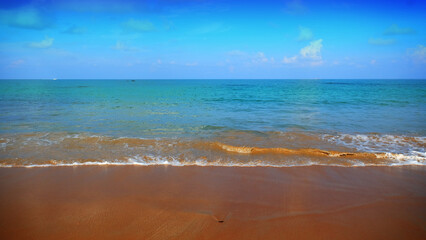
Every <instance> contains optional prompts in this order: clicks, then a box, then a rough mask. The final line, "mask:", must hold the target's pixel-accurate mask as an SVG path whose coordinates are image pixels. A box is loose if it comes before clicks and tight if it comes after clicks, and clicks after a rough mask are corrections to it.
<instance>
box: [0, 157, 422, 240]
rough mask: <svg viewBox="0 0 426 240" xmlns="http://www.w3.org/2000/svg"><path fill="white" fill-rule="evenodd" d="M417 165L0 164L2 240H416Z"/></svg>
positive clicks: (419, 182) (419, 193)
mask: <svg viewBox="0 0 426 240" xmlns="http://www.w3.org/2000/svg"><path fill="white" fill-rule="evenodd" d="M425 189H426V167H424V166H366V167H340V166H300V167H280V168H276V167H218V166H214V167H212V166H206V167H198V166H184V167H175V166H169V165H164V166H135V165H133V166H111V165H109V166H74V167H72V168H71V167H60V168H58V167H35V168H26V167H11V168H0V212H1V213H2V214H1V215H0V238H4V239H10V238H12V237H13V238H14V239H58V238H68V239H115V238H124V239H135V238H139V239H200V238H201V239H217V238H224V239H259V238H264V239H279V238H285V239H312V238H315V239H321V238H328V239H330V238H333V239H336V238H338V239H342V238H345V239H401V238H406V239H407V238H409V239H422V238H425V237H426V229H425V228H424V226H426V218H425V216H426V190H425Z"/></svg>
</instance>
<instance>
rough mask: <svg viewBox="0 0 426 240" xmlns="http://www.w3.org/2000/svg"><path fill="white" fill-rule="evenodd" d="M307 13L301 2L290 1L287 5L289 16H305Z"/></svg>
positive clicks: (296, 0)
mask: <svg viewBox="0 0 426 240" xmlns="http://www.w3.org/2000/svg"><path fill="white" fill-rule="evenodd" d="M306 11H307V9H306V7H305V5H304V4H303V2H302V1H301V0H290V1H286V3H285V12H286V13H288V14H293V15H296V14H303V13H305V12H306Z"/></svg>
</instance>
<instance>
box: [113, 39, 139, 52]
mask: <svg viewBox="0 0 426 240" xmlns="http://www.w3.org/2000/svg"><path fill="white" fill-rule="evenodd" d="M112 49H114V50H118V51H125V52H136V51H139V48H136V47H130V46H127V45H125V44H123V43H122V42H120V41H117V43H116V44H115V45H114V46H112Z"/></svg>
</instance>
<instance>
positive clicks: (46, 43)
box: [28, 37, 55, 48]
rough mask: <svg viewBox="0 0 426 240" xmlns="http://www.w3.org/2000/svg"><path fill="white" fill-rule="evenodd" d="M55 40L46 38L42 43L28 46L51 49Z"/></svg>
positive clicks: (32, 43)
mask: <svg viewBox="0 0 426 240" xmlns="http://www.w3.org/2000/svg"><path fill="white" fill-rule="evenodd" d="M54 40H55V39H53V38H49V37H46V38H45V39H44V40H42V41H40V42H31V43H29V44H28V46H29V47H32V48H49V47H51V46H52V45H53V41H54Z"/></svg>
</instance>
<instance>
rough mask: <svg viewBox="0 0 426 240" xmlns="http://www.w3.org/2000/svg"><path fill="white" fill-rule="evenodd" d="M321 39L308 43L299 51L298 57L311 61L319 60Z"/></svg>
mask: <svg viewBox="0 0 426 240" xmlns="http://www.w3.org/2000/svg"><path fill="white" fill-rule="evenodd" d="M321 48H322V39H318V40H315V41H312V42H310V43H309V45H308V46H306V47H304V48H302V49H300V55H301V56H302V57H303V58H309V59H312V60H321V58H322V57H321Z"/></svg>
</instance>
